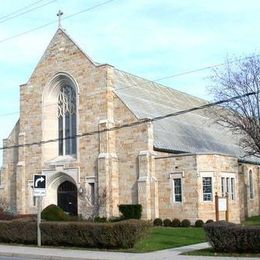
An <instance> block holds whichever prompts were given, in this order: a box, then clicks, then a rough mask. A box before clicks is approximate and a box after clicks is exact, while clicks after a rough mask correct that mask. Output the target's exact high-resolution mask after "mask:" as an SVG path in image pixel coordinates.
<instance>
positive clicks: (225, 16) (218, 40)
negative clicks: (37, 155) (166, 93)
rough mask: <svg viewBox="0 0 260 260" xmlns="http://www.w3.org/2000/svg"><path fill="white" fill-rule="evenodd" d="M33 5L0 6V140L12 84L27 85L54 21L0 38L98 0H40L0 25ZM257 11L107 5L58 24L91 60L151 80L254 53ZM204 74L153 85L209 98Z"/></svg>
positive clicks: (11, 120)
mask: <svg viewBox="0 0 260 260" xmlns="http://www.w3.org/2000/svg"><path fill="white" fill-rule="evenodd" d="M36 1H37V0H17V1H3V0H2V1H1V9H0V73H1V84H0V87H1V95H0V125H1V127H0V139H3V138H4V137H7V136H8V134H9V132H10V130H11V129H12V127H13V126H14V124H15V122H16V120H17V119H18V117H19V85H20V84H23V83H26V81H27V80H28V78H29V76H30V74H31V73H32V71H33V69H34V67H35V66H36V64H37V62H38V61H39V59H40V57H41V55H42V54H43V52H44V50H45V48H46V46H47V45H48V43H49V41H50V40H51V38H52V36H53V34H54V33H55V31H56V29H57V23H55V24H53V25H50V26H47V27H45V28H43V29H41V30H35V31H33V32H31V33H28V34H25V35H23V36H21V37H16V38H14V39H12V40H8V41H2V40H4V39H6V38H9V37H11V36H13V35H16V34H19V33H21V32H24V31H28V30H30V29H33V28H36V27H38V26H41V25H43V24H46V23H49V22H52V21H55V20H57V17H56V13H57V11H58V10H59V9H61V10H62V11H63V12H64V17H66V16H68V15H71V14H74V13H76V12H79V11H81V10H84V9H87V8H88V7H91V6H93V5H96V4H99V3H102V2H104V1H105V0H103V1H102V0H95V1H94V0H88V1H87V0H85V1H83V0H73V1H72V0H56V1H55V0H53V1H51V0H42V1H41V2H39V3H38V5H34V6H33V7H37V6H39V5H44V4H46V6H44V7H42V8H39V9H37V10H34V11H33V12H29V13H27V14H24V15H23V16H19V17H16V18H14V19H11V20H8V21H6V22H1V21H2V20H1V17H3V16H5V15H7V14H9V13H11V12H13V11H15V10H17V9H19V8H22V7H24V6H26V5H29V4H32V3H35V2H36ZM48 3H49V4H48ZM31 8H32V7H31ZM259 10H260V1H257V0H255V1H254V0H250V1H244V0H236V1H235V0H229V1H227V0H225V1H224V0H218V1H209V0H185V1H180V0H160V1H159V0H115V1H113V2H111V3H108V4H106V5H103V6H100V7H99V8H97V9H94V10H92V11H89V12H84V13H82V14H80V15H77V16H74V17H72V18H70V19H65V20H64V21H62V26H63V28H65V29H66V30H67V32H68V33H69V34H70V35H71V36H72V38H73V39H74V40H75V41H76V42H77V43H78V44H79V45H80V46H81V48H82V49H84V51H85V52H86V53H87V54H88V55H89V56H90V57H91V58H92V59H93V60H95V61H97V62H101V63H109V64H112V65H114V66H115V67H118V68H120V69H122V70H125V71H129V72H131V73H133V74H137V75H139V76H142V77H145V78H148V79H157V78H161V77H165V76H168V75H173V74H178V73H181V72H185V71H190V70H194V69H197V68H201V67H204V66H208V65H214V64H218V63H222V62H223V61H224V60H225V59H226V57H227V55H228V56H233V55H235V56H249V55H251V54H252V53H257V54H258V53H259V52H260V51H259V47H260V46H259V35H260V26H259V24H260V23H259V20H260V16H259ZM210 72H211V71H210V70H206V71H202V72H199V73H193V74H188V75H185V76H181V77H174V78H169V79H167V80H163V81H160V83H162V84H164V85H167V86H170V87H173V88H175V89H178V90H181V91H184V92H187V93H190V94H192V95H195V96H198V97H202V98H206V99H209V100H210V99H211V97H210V95H209V94H208V92H207V87H208V86H209V85H210V80H209V76H210ZM13 112H14V113H15V114H13V115H9V116H3V114H6V113H13ZM0 146H1V145H0Z"/></svg>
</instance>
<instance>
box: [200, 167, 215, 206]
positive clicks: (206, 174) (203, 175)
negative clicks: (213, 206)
mask: <svg viewBox="0 0 260 260" xmlns="http://www.w3.org/2000/svg"><path fill="white" fill-rule="evenodd" d="M198 177H199V181H200V183H201V192H200V193H199V202H201V203H213V201H214V187H215V172H213V171H208V172H207V171H203V172H199V173H198ZM207 177H210V178H211V200H204V192H203V178H207Z"/></svg>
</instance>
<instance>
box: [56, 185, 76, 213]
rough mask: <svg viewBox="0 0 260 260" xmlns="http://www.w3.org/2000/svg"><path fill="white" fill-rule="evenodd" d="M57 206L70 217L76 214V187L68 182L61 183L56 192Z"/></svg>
mask: <svg viewBox="0 0 260 260" xmlns="http://www.w3.org/2000/svg"><path fill="white" fill-rule="evenodd" d="M57 193H58V198H57V202H58V206H59V207H60V208H62V209H63V210H64V211H65V212H67V213H69V214H70V215H74V216H75V215H77V214H78V197H77V187H76V185H75V184H73V183H72V182H70V181H64V182H63V183H61V184H60V185H59V187H58V190H57Z"/></svg>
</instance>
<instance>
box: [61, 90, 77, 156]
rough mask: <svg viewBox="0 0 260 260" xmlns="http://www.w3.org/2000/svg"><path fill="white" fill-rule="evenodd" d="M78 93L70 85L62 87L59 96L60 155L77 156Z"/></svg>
mask: <svg viewBox="0 0 260 260" xmlns="http://www.w3.org/2000/svg"><path fill="white" fill-rule="evenodd" d="M76 111H77V109H76V93H75V90H74V88H73V87H71V86H70V85H63V86H61V87H60V93H59V96H58V124H59V125H58V129H59V155H75V154H76V150H77V140H76V129H77V122H76Z"/></svg>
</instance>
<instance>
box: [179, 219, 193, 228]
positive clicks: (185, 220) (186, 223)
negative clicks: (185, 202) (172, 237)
mask: <svg viewBox="0 0 260 260" xmlns="http://www.w3.org/2000/svg"><path fill="white" fill-rule="evenodd" d="M190 224H191V223H190V221H189V220H188V219H184V220H182V221H181V227H190Z"/></svg>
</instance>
